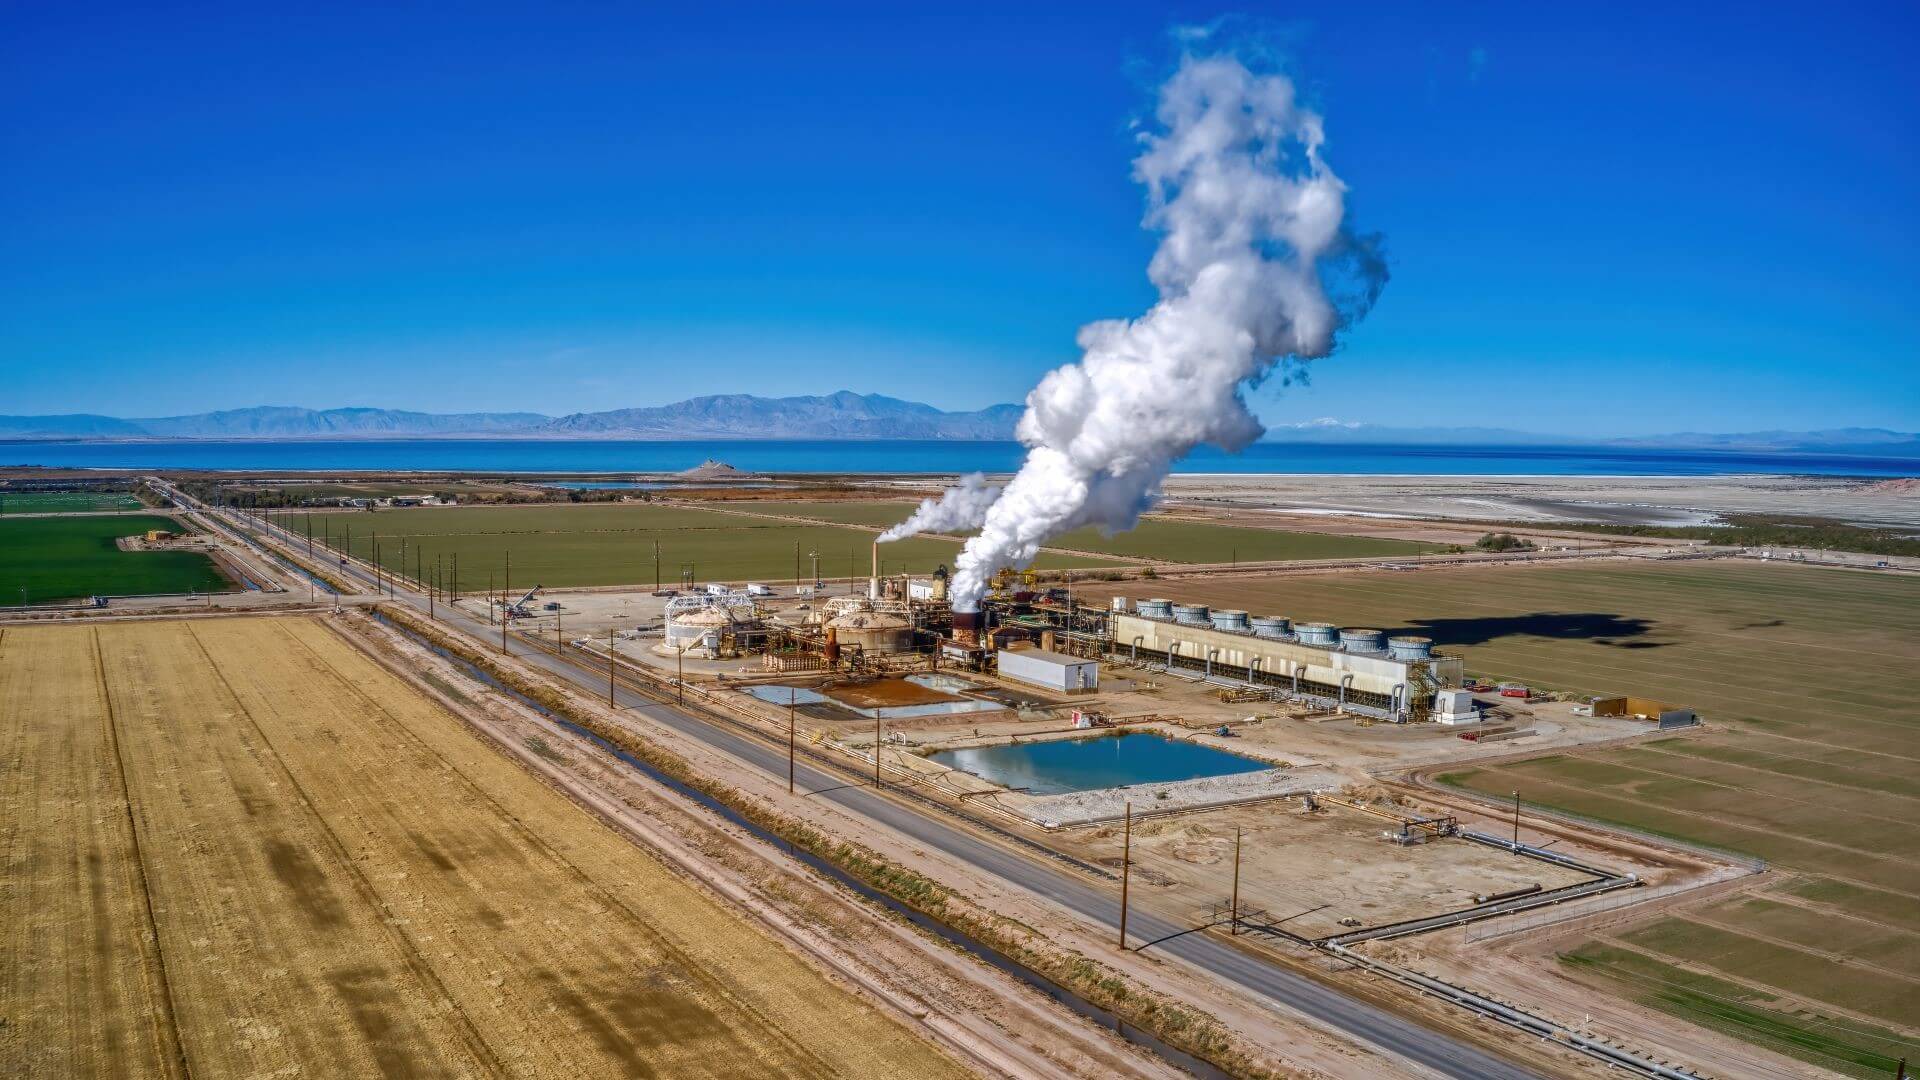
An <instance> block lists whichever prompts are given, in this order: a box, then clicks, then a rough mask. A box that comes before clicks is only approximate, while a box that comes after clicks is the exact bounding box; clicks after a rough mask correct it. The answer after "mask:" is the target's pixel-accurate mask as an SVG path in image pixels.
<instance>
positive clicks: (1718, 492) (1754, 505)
mask: <svg viewBox="0 0 1920 1080" xmlns="http://www.w3.org/2000/svg"><path fill="white" fill-rule="evenodd" d="M1913 488H1914V485H1912V484H1902V483H1900V482H1888V481H1874V480H1864V479H1856V478H1850V477H1834V476H1779V475H1757V474H1749V475H1739V476H1360V475H1339V476H1329V475H1290V474H1274V473H1267V474H1257V475H1233V474H1186V475H1176V476H1174V477H1172V478H1170V479H1169V480H1168V481H1167V485H1166V492H1167V500H1168V504H1169V507H1170V508H1171V507H1178V506H1180V505H1187V506H1206V507H1213V508H1218V509H1229V508H1231V509H1243V510H1257V511H1260V512H1264V513H1272V514H1276V515H1287V516H1290V517H1295V518H1299V519H1301V520H1307V521H1310V520H1312V519H1313V518H1315V517H1333V516H1347V517H1380V518H1383V519H1391V518H1444V519H1454V520H1465V521H1519V522H1536V523H1539V524H1543V525H1544V524H1553V523H1563V522H1574V521H1592V522H1607V523H1614V524H1646V525H1690V524H1708V523H1711V522H1713V521H1715V520H1717V519H1718V518H1719V516H1720V515H1724V514H1796V515H1805V516H1813V517H1830V518H1836V519H1839V520H1841V521H1849V522H1855V523H1858V524H1862V525H1892V526H1916V527H1920V491H1916V490H1913Z"/></svg>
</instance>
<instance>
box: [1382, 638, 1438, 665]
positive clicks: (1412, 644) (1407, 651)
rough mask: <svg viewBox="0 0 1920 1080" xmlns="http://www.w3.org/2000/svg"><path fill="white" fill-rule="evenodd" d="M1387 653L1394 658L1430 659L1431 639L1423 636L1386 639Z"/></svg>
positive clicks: (1431, 651)
mask: <svg viewBox="0 0 1920 1080" xmlns="http://www.w3.org/2000/svg"><path fill="white" fill-rule="evenodd" d="M1387 655H1388V656H1391V657H1393V658H1394V659H1395V660H1409V661H1411V660H1431V659H1433V639H1432V638H1424V637H1396V638H1388V639H1387Z"/></svg>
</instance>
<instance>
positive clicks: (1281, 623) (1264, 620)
mask: <svg viewBox="0 0 1920 1080" xmlns="http://www.w3.org/2000/svg"><path fill="white" fill-rule="evenodd" d="M1253 635H1254V636H1255V637H1263V638H1286V637H1292V636H1293V620H1292V619H1289V618H1287V617H1286V616H1285V615H1262V616H1260V617H1259V618H1257V619H1255V620H1253Z"/></svg>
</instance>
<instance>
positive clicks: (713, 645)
mask: <svg viewBox="0 0 1920 1080" xmlns="http://www.w3.org/2000/svg"><path fill="white" fill-rule="evenodd" d="M731 629H733V618H732V616H730V615H728V614H727V612H726V610H725V609H723V608H718V607H709V608H700V609H698V610H695V611H687V612H682V613H681V614H679V615H675V616H674V617H673V618H671V619H668V620H667V640H666V651H667V652H668V653H685V654H686V655H688V656H703V657H709V658H711V657H717V656H719V655H720V649H721V644H722V638H723V637H724V636H725V635H726V633H727V631H729V630H731Z"/></svg>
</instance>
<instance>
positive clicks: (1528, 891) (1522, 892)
mask: <svg viewBox="0 0 1920 1080" xmlns="http://www.w3.org/2000/svg"><path fill="white" fill-rule="evenodd" d="M1539 891H1540V883H1539V882H1537V881H1536V882H1534V883H1533V884H1531V885H1528V886H1527V887H1526V888H1523V889H1508V890H1507V891H1506V892H1497V893H1488V894H1486V895H1484V896H1476V897H1474V898H1473V902H1474V903H1476V904H1494V903H1498V902H1500V901H1502V900H1518V899H1519V898H1520V897H1522V896H1532V895H1533V894H1534V893H1537V892H1539Z"/></svg>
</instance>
